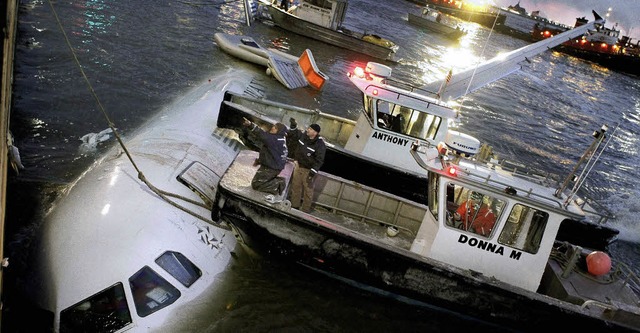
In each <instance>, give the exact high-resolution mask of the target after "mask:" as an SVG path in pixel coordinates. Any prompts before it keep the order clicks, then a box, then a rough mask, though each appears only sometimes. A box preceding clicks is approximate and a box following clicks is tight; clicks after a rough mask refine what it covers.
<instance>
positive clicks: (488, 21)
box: [409, 0, 505, 28]
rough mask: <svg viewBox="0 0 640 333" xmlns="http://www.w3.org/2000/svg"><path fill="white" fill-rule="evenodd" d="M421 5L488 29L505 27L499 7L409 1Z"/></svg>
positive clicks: (441, 0)
mask: <svg viewBox="0 0 640 333" xmlns="http://www.w3.org/2000/svg"><path fill="white" fill-rule="evenodd" d="M409 1H411V2H413V3H417V4H419V5H423V6H424V5H429V6H431V7H433V8H435V9H437V10H439V11H441V12H443V13H445V14H449V15H451V16H455V17H457V18H459V19H462V20H465V21H469V22H475V23H478V24H480V25H483V26H485V27H487V28H493V27H497V26H501V25H504V21H505V16H504V15H500V13H499V12H498V11H497V10H496V8H497V7H494V6H489V5H478V4H475V3H471V2H465V1H460V0H409Z"/></svg>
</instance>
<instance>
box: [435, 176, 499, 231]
mask: <svg viewBox="0 0 640 333" xmlns="http://www.w3.org/2000/svg"><path fill="white" fill-rule="evenodd" d="M445 195H446V200H447V202H446V211H447V214H446V221H445V224H446V225H447V226H449V227H452V228H456V229H461V230H464V231H467V232H471V233H474V234H476V235H478V236H480V237H484V238H491V236H492V235H493V231H494V230H496V226H497V223H498V221H500V216H501V215H502V211H503V210H504V207H505V205H506V202H505V201H504V200H502V199H499V198H497V197H495V196H493V195H490V194H486V193H482V192H480V191H476V190H472V189H470V188H467V187H464V186H461V185H459V184H455V183H451V182H450V183H447V187H446V193H445Z"/></svg>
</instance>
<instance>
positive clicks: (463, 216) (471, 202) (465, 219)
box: [453, 192, 482, 230]
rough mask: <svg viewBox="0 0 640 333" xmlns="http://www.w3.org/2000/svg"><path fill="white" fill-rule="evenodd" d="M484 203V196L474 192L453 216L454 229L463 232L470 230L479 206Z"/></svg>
mask: <svg viewBox="0 0 640 333" xmlns="http://www.w3.org/2000/svg"><path fill="white" fill-rule="evenodd" d="M481 201H482V195H481V194H479V193H475V192H472V193H470V195H469V199H467V201H465V202H463V203H461V204H460V206H458V209H456V212H455V213H454V214H453V219H454V224H453V225H454V227H456V228H458V229H463V230H469V222H470V221H473V218H474V216H475V215H476V211H477V208H478V204H479V203H480V202H481Z"/></svg>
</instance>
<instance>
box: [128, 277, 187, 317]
mask: <svg viewBox="0 0 640 333" xmlns="http://www.w3.org/2000/svg"><path fill="white" fill-rule="evenodd" d="M129 286H130V287H131V293H132V294H133V301H134V303H135V306H136V311H137V313H138V315H139V316H140V317H146V316H148V315H150V314H152V313H154V312H156V311H158V310H160V309H162V308H164V307H166V306H168V305H170V304H173V302H175V301H176V300H177V299H178V298H179V297H180V291H179V290H178V289H176V288H175V287H174V286H173V285H172V284H171V283H169V282H167V280H165V279H164V278H162V277H161V276H160V275H158V273H156V272H155V271H153V269H151V268H150V267H149V266H145V267H143V268H142V269H141V270H139V271H138V272H136V273H135V274H134V275H133V276H131V278H129Z"/></svg>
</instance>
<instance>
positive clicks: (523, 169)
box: [466, 145, 615, 224]
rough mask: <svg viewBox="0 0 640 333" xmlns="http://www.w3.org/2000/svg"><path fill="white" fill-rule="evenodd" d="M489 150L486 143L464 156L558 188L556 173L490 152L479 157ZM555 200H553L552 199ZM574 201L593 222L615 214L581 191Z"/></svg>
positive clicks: (606, 219) (602, 221) (603, 220)
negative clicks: (500, 157)
mask: <svg viewBox="0 0 640 333" xmlns="http://www.w3.org/2000/svg"><path fill="white" fill-rule="evenodd" d="M486 150H489V151H490V150H491V148H490V147H489V146H487V145H483V146H482V147H481V149H480V151H481V152H480V153H479V154H478V155H477V157H470V158H466V160H467V161H470V162H472V163H475V164H478V165H481V166H487V167H489V168H491V169H494V170H495V169H497V168H500V169H501V170H504V171H507V172H510V173H511V174H512V175H514V176H516V177H519V178H522V179H526V180H528V181H531V182H533V183H536V184H539V185H541V186H545V187H555V188H558V187H559V186H560V183H561V177H560V176H559V175H557V174H554V173H551V172H548V171H544V170H540V169H535V168H532V167H530V166H526V165H524V164H522V163H518V162H514V161H510V160H507V159H500V160H493V159H490V157H491V156H489V155H491V153H489V154H486V155H487V156H483V157H480V156H481V155H484V154H483V151H486ZM554 202H555V201H554ZM574 203H575V204H576V205H577V206H578V207H580V209H582V211H584V212H585V213H586V214H587V215H588V216H589V217H591V218H595V220H594V221H592V222H594V223H597V224H604V223H606V222H607V221H608V220H609V219H614V218H615V216H614V215H613V214H612V213H611V212H610V211H609V209H608V208H607V207H605V206H604V205H603V204H601V203H599V202H598V201H596V200H594V199H592V198H590V197H589V196H588V195H587V194H586V193H581V195H580V198H577V199H575V200H574Z"/></svg>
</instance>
